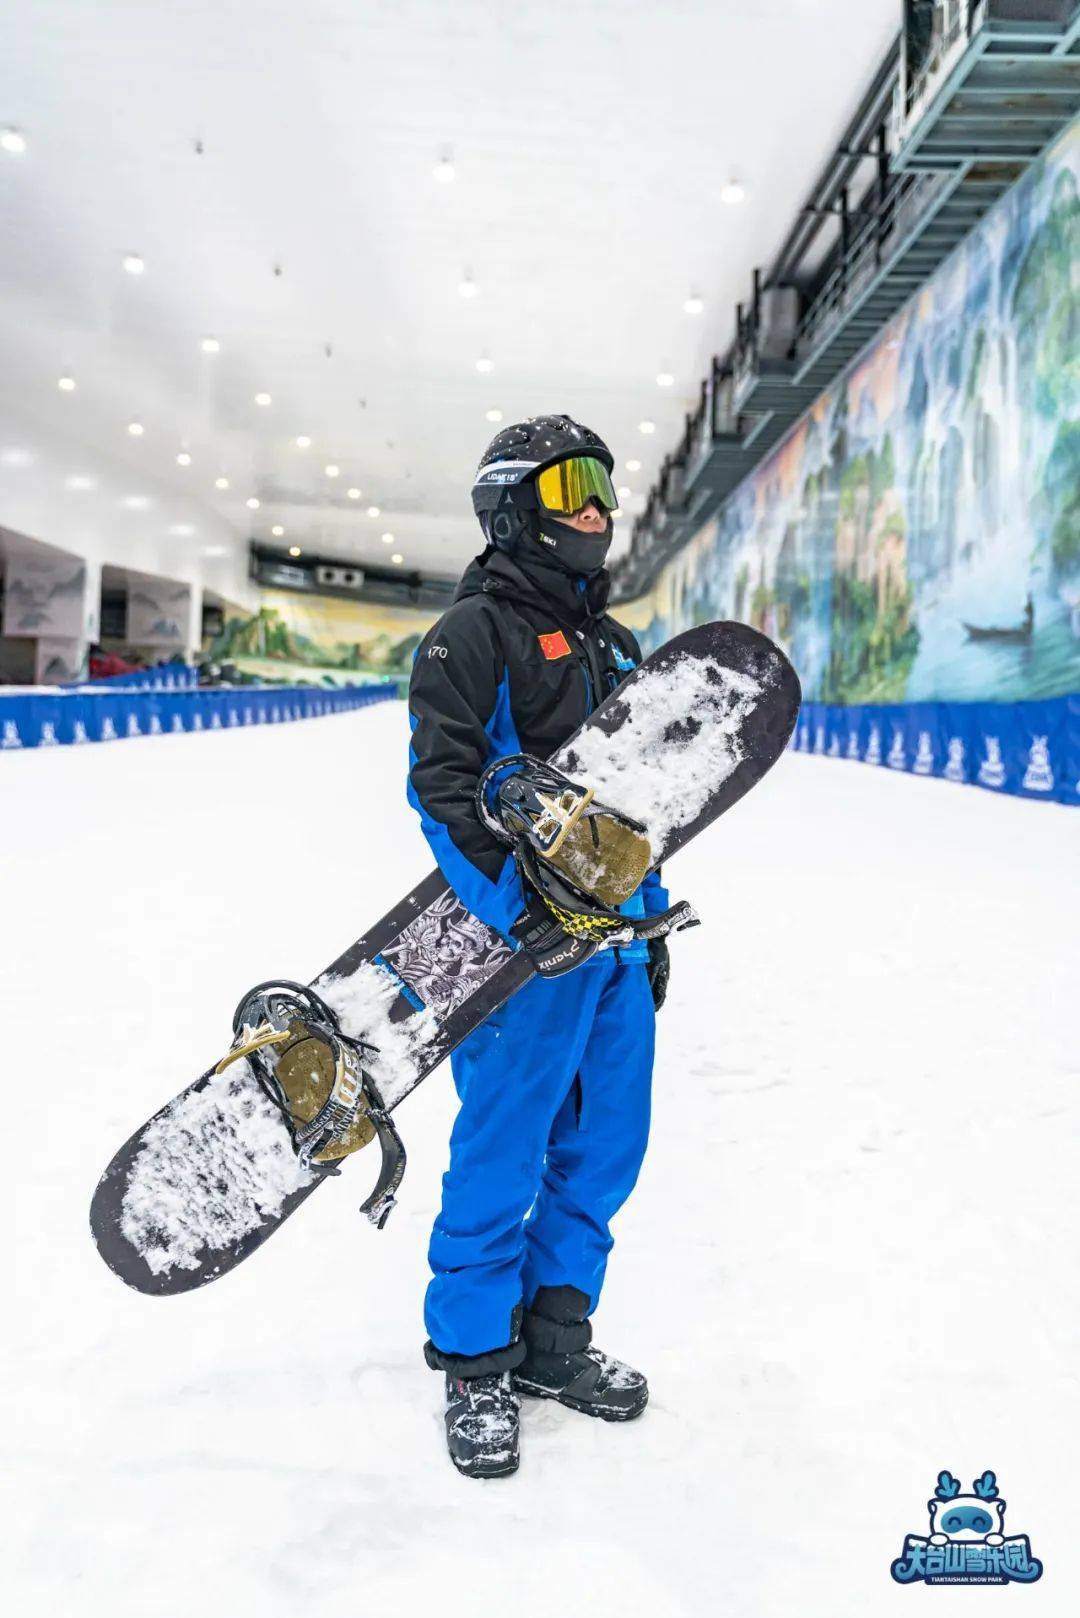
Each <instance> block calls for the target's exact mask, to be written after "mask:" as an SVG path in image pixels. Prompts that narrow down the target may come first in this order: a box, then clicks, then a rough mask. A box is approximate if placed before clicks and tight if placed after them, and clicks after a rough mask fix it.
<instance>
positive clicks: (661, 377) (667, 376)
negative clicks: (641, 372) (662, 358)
mask: <svg viewBox="0 0 1080 1618" xmlns="http://www.w3.org/2000/svg"><path fill="white" fill-rule="evenodd" d="M674 381H675V378H674V377H673V376H672V374H671V372H670V371H657V373H656V385H657V387H658V388H670V387H671V385H672V384H673V382H674Z"/></svg>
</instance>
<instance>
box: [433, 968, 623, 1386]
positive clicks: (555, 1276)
mask: <svg viewBox="0 0 1080 1618" xmlns="http://www.w3.org/2000/svg"><path fill="white" fill-rule="evenodd" d="M654 1021H655V1014H654V1012H653V1004H652V994H651V991H650V989H649V981H648V975H647V971H646V968H645V966H644V965H643V964H641V963H638V962H634V963H632V964H631V963H628V962H621V961H620V960H619V958H618V956H617V954H616V953H615V952H614V951H610V952H604V953H602V954H600V955H598V956H595V957H594V958H593V959H592V960H591V961H587V962H586V963H585V965H584V966H580V967H578V968H577V969H576V970H575V971H573V972H568V973H567V974H566V976H565V977H560V978H548V979H545V978H539V977H537V978H534V979H533V980H532V981H531V982H530V983H528V984H526V986H525V987H524V988H523V989H521V990H519V991H518V993H517V994H516V995H514V997H513V998H512V999H511V1000H509V1001H507V1003H506V1005H504V1006H503V1007H502V1008H501V1010H499V1011H497V1012H495V1013H494V1014H493V1015H492V1016H491V1017H489V1018H488V1020H487V1021H486V1022H485V1023H484V1024H483V1025H482V1026H481V1027H479V1028H478V1029H476V1030H475V1032H474V1033H472V1034H470V1035H469V1037H468V1039H466V1040H464V1041H463V1042H462V1044H461V1045H460V1046H459V1047H458V1049H457V1051H456V1052H455V1053H454V1055H453V1056H452V1057H451V1066H452V1068H453V1074H454V1083H455V1085H456V1087H457V1092H458V1096H459V1098H460V1101H461V1107H460V1110H459V1112H458V1115H457V1119H456V1121H455V1124H454V1129H453V1133H452V1135H451V1137H450V1167H449V1169H448V1171H447V1172H446V1174H445V1175H444V1176H443V1197H442V1209H441V1212H440V1213H439V1216H438V1218H437V1219H436V1221H435V1227H434V1229H433V1231H432V1233H431V1244H430V1247H429V1249H428V1259H429V1262H430V1264H431V1270H432V1281H431V1284H430V1285H429V1287H428V1291H427V1298H426V1302H425V1308H424V1323H425V1325H426V1327H427V1330H428V1334H429V1336H430V1337H431V1341H432V1343H433V1344H434V1346H435V1348H436V1349H439V1350H441V1351H442V1352H443V1353H444V1354H463V1355H473V1354H483V1353H486V1352H488V1351H489V1350H493V1349H496V1348H501V1347H502V1346H504V1345H505V1344H507V1343H509V1342H510V1340H511V1337H512V1317H513V1314H514V1310H515V1309H516V1307H517V1306H518V1305H519V1304H522V1303H524V1304H525V1305H526V1306H528V1305H529V1304H530V1303H531V1302H532V1300H533V1298H534V1296H535V1295H536V1292H537V1289H538V1288H539V1287H558V1286H572V1287H576V1288H577V1289H578V1290H579V1291H580V1292H583V1293H585V1294H586V1295H587V1297H588V1299H589V1311H590V1313H591V1312H592V1310H593V1309H595V1307H596V1303H597V1300H598V1298H599V1296H600V1289H601V1287H602V1286H603V1282H604V1270H605V1267H606V1264H607V1256H608V1253H609V1252H610V1251H611V1247H612V1236H611V1232H610V1229H609V1224H610V1221H611V1218H612V1216H613V1215H614V1214H615V1213H616V1212H617V1210H618V1209H619V1208H620V1207H621V1206H622V1204H623V1203H624V1202H625V1201H626V1199H627V1197H628V1196H629V1195H630V1192H631V1191H632V1190H633V1187H634V1182H635V1181H636V1179H637V1176H638V1170H639V1169H640V1167H641V1160H642V1158H643V1157H644V1155H645V1145H646V1142H647V1140H648V1134H649V1096H650V1088H651V1081H652V1064H653V1045H654Z"/></svg>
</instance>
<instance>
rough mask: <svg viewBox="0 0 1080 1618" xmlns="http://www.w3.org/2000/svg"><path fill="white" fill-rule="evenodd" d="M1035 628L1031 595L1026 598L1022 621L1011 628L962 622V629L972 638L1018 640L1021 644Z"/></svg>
mask: <svg viewBox="0 0 1080 1618" xmlns="http://www.w3.org/2000/svg"><path fill="white" fill-rule="evenodd" d="M1034 628H1035V603H1034V602H1033V601H1032V599H1031V597H1030V596H1028V598H1027V605H1026V606H1025V608H1024V619H1023V622H1022V623H1019V624H1016V625H1014V626H1013V627H1012V628H1011V629H999V628H996V627H994V626H993V625H988V626H985V627H984V626H982V625H980V624H969V623H965V624H964V629H965V630H966V632H967V634H968V635H969V637H970V638H971V639H972V640H995V641H1008V642H1020V643H1021V644H1023V643H1024V642H1026V641H1029V640H1030V639H1031V636H1032V633H1033V631H1034Z"/></svg>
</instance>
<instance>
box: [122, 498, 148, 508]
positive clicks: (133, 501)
mask: <svg viewBox="0 0 1080 1618" xmlns="http://www.w3.org/2000/svg"><path fill="white" fill-rule="evenodd" d="M120 504H121V505H122V506H123V507H124V508H125V509H126V510H127V511H145V510H146V509H147V507H148V506H149V504H150V502H149V500H148V499H147V497H146V495H145V494H129V495H125V497H124V499H123V500H121V502H120Z"/></svg>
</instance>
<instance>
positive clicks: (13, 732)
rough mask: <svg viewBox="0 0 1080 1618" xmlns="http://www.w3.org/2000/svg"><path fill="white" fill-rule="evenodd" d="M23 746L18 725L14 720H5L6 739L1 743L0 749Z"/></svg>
mask: <svg viewBox="0 0 1080 1618" xmlns="http://www.w3.org/2000/svg"><path fill="white" fill-rule="evenodd" d="M21 746H22V737H21V736H20V735H19V727H18V725H17V724H16V723H15V721H14V719H5V720H4V737H3V740H2V741H0V747H21Z"/></svg>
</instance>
